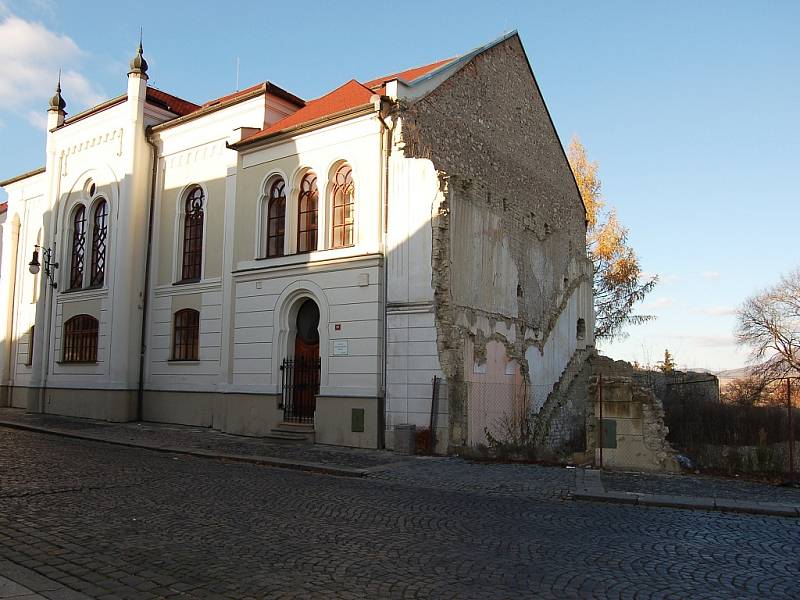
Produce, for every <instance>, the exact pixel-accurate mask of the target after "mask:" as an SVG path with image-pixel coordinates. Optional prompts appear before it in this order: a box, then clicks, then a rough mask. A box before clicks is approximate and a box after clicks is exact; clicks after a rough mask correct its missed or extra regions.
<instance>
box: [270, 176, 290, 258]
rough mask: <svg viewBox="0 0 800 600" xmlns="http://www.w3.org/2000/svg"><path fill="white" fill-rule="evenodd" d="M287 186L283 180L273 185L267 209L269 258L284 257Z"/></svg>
mask: <svg viewBox="0 0 800 600" xmlns="http://www.w3.org/2000/svg"><path fill="white" fill-rule="evenodd" d="M285 189H286V186H285V185H284V182H283V179H278V180H277V181H276V182H275V183H273V184H272V187H270V191H269V206H268V209H267V256H268V257H269V256H283V238H284V234H285V229H286V192H285Z"/></svg>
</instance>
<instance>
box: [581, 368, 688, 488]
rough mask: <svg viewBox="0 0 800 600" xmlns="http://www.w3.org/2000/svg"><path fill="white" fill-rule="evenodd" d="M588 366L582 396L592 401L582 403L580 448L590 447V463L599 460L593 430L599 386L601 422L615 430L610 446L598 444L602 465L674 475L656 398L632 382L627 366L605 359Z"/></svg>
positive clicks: (672, 456) (597, 414) (674, 463)
mask: <svg viewBox="0 0 800 600" xmlns="http://www.w3.org/2000/svg"><path fill="white" fill-rule="evenodd" d="M591 363H592V377H591V379H590V381H589V389H588V392H589V398H591V399H592V400H593V401H590V402H588V406H587V409H588V410H587V411H586V446H587V449H589V450H591V449H593V448H594V449H595V460H599V456H600V451H599V446H598V442H599V434H598V431H597V426H598V423H599V419H600V398H601V393H600V388H601V387H602V403H603V410H602V413H603V420H604V421H613V422H614V424H615V428H616V439H615V440H614V443H613V444H609V443H608V441H609V440H606V443H604V444H603V445H604V451H603V461H602V463H603V466H604V467H610V468H619V469H642V470H650V471H666V472H677V471H679V470H680V469H679V467H678V463H677V461H676V460H675V451H674V450H673V448H672V446H670V444H669V442H668V441H667V434H668V433H669V429H668V428H667V426H666V425H664V407H663V405H662V404H661V400H659V399H658V398H657V397H656V396H655V394H653V391H652V390H651V389H650V388H647V387H644V386H642V385H640V384H639V383H637V381H636V379H635V377H634V371H633V367H632V365H631V364H630V363H626V362H624V361H621V360H620V361H614V360H612V359H610V358H608V357H606V356H594V357H592V359H591ZM601 378H602V379H601ZM609 446H611V447H609ZM614 446H615V447H614Z"/></svg>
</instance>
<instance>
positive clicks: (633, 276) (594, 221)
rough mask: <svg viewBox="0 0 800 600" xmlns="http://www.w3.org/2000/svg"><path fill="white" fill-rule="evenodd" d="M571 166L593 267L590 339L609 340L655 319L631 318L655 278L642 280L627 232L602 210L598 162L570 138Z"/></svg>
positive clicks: (575, 139)
mask: <svg viewBox="0 0 800 600" xmlns="http://www.w3.org/2000/svg"><path fill="white" fill-rule="evenodd" d="M567 157H568V158H569V164H570V167H572V173H573V175H574V176H575V182H576V183H577V184H578V189H579V190H580V193H581V197H582V198H583V203H584V205H585V207H586V221H587V229H586V252H587V254H588V256H589V258H590V259H591V261H592V264H593V265H594V281H593V288H594V309H595V332H594V335H595V338H596V339H598V340H602V339H607V340H611V339H614V338H615V337H621V336H624V335H625V333H624V331H623V329H624V327H625V326H626V325H629V324H630V325H636V324H639V323H644V322H645V321H649V320H651V319H653V318H655V317H653V316H652V315H641V314H634V311H633V309H634V306H635V305H636V304H637V303H639V302H641V301H642V300H643V299H644V297H645V296H646V295H647V294H648V293H650V291H652V289H653V288H654V287H655V285H656V282H657V281H658V278H657V277H651V278H648V279H645V280H642V272H641V268H640V266H639V258H638V257H637V256H636V252H634V250H633V248H631V247H630V246H629V245H628V230H627V229H626V228H625V227H623V226H622V224H620V222H619V221H618V219H617V214H616V211H615V210H614V209H610V210H605V201H604V200H603V195H602V184H601V182H600V179H599V178H598V176H597V168H598V164H597V162H592V161H590V160H589V158H588V157H587V156H586V149H585V148H584V147H583V144H581V142H580V140H579V139H578V138H577V137H573V138H572V141H571V142H570V144H569V149H568V151H567Z"/></svg>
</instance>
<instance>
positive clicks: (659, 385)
mask: <svg viewBox="0 0 800 600" xmlns="http://www.w3.org/2000/svg"><path fill="white" fill-rule="evenodd" d="M633 376H634V377H635V379H636V382H637V383H638V384H639V385H642V386H645V387H648V388H650V389H652V390H653V393H654V394H655V395H656V396H658V397H659V398H660V399H661V401H662V402H670V401H678V402H680V401H686V402H719V401H720V400H719V379H717V377H716V376H715V375H713V374H711V373H698V372H694V371H671V372H669V373H662V372H661V371H639V370H637V371H634V374H633Z"/></svg>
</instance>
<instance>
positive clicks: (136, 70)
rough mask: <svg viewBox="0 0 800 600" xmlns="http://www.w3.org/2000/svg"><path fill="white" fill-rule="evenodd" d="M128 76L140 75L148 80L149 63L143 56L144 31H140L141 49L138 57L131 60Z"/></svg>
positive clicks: (137, 51) (138, 51)
mask: <svg viewBox="0 0 800 600" xmlns="http://www.w3.org/2000/svg"><path fill="white" fill-rule="evenodd" d="M128 75H139V76H141V77H144V78H145V79H147V61H146V60H145V59H144V56H142V30H141V29H140V30H139V48H138V49H137V50H136V56H134V57H133V59H131V70H130V71H129V72H128Z"/></svg>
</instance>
